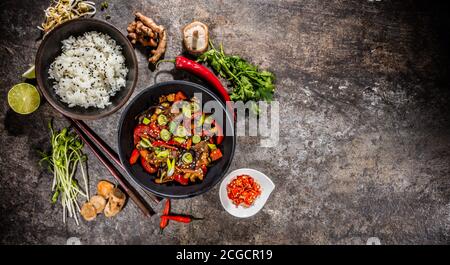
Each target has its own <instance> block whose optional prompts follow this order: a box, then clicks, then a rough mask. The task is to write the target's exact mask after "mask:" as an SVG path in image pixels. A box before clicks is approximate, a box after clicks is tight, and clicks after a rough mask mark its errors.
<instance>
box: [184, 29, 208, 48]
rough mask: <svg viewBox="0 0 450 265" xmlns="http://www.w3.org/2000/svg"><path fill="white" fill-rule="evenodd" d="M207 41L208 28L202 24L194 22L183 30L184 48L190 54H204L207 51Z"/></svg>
mask: <svg viewBox="0 0 450 265" xmlns="http://www.w3.org/2000/svg"><path fill="white" fill-rule="evenodd" d="M208 40H209V37H208V27H207V26H206V25H205V24H203V23H202V22H198V21H194V22H192V23H190V24H188V25H186V26H185V27H184V28H183V43H184V47H185V48H186V50H187V51H188V52H189V53H190V54H193V55H199V54H202V53H204V52H205V51H206V50H207V49H208Z"/></svg>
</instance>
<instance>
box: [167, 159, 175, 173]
mask: <svg viewBox="0 0 450 265" xmlns="http://www.w3.org/2000/svg"><path fill="white" fill-rule="evenodd" d="M173 173H175V158H174V159H172V161H170V159H169V158H167V176H169V177H170V176H172V175H173Z"/></svg>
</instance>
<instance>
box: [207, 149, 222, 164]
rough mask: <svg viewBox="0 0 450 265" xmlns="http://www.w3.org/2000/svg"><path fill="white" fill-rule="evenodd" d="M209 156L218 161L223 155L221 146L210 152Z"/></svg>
mask: <svg viewBox="0 0 450 265" xmlns="http://www.w3.org/2000/svg"><path fill="white" fill-rule="evenodd" d="M209 157H211V160H212V161H216V160H217V159H219V158H221V157H222V151H220V149H219V148H217V149H215V150H212V151H211V153H209Z"/></svg>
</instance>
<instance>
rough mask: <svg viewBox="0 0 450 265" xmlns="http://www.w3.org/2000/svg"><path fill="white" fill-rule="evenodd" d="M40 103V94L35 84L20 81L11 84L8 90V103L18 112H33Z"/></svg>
mask: <svg viewBox="0 0 450 265" xmlns="http://www.w3.org/2000/svg"><path fill="white" fill-rule="evenodd" d="M40 103H41V96H40V95H39V92H38V90H37V89H36V87H35V86H33V85H30V84H27V83H20V84H17V85H15V86H13V87H12V88H11V89H10V90H9V92H8V104H9V106H10V107H11V109H13V110H14V111H15V112H17V113H19V114H30V113H32V112H34V111H35V110H36V109H37V108H38V107H39V104H40Z"/></svg>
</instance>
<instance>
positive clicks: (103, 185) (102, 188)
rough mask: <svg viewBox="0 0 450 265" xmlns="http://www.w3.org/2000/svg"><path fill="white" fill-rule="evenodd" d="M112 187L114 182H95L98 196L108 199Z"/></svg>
mask: <svg viewBox="0 0 450 265" xmlns="http://www.w3.org/2000/svg"><path fill="white" fill-rule="evenodd" d="M113 189H114V184H112V183H111V182H109V181H106V180H101V181H100V182H99V183H98V184H97V194H98V195H100V196H103V198H105V199H108V198H109V195H110V193H111V192H112V191H113Z"/></svg>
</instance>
